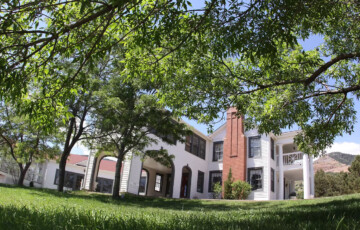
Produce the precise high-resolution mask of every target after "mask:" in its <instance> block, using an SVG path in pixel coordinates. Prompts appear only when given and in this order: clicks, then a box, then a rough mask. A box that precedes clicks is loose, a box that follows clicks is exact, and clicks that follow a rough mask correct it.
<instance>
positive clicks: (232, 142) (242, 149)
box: [222, 108, 247, 184]
mask: <svg viewBox="0 0 360 230" xmlns="http://www.w3.org/2000/svg"><path fill="white" fill-rule="evenodd" d="M236 112H237V110H236V109H235V108H230V109H228V111H227V116H226V136H225V140H224V152H223V171H222V179H223V182H224V181H225V180H226V179H227V176H228V174H229V169H230V167H231V172H232V176H233V178H234V180H242V181H245V180H246V152H247V151H246V137H245V135H244V125H243V119H244V118H243V116H241V117H240V118H238V117H237V116H236ZM223 184H224V183H223Z"/></svg>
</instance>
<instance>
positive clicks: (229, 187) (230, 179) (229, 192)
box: [224, 168, 234, 199]
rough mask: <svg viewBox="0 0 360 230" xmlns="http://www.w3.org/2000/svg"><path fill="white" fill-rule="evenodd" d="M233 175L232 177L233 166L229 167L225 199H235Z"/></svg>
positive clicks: (225, 184)
mask: <svg viewBox="0 0 360 230" xmlns="http://www.w3.org/2000/svg"><path fill="white" fill-rule="evenodd" d="M233 181H234V179H233V177H232V172H231V168H230V169H229V174H228V177H227V180H226V181H224V199H234V197H233V186H232V184H233Z"/></svg>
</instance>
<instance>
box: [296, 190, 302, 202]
mask: <svg viewBox="0 0 360 230" xmlns="http://www.w3.org/2000/svg"><path fill="white" fill-rule="evenodd" d="M296 199H299V200H302V199H304V190H299V191H298V192H296Z"/></svg>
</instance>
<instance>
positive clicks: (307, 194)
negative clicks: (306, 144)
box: [303, 153, 310, 199]
mask: <svg viewBox="0 0 360 230" xmlns="http://www.w3.org/2000/svg"><path fill="white" fill-rule="evenodd" d="M303 182H304V199H310V172H309V156H308V155H307V154H305V153H304V156H303Z"/></svg>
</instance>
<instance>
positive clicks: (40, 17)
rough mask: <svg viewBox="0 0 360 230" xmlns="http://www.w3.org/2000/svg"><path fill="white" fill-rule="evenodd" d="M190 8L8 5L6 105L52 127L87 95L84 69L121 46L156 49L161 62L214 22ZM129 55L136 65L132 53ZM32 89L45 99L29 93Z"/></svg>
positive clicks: (0, 32)
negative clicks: (70, 66)
mask: <svg viewBox="0 0 360 230" xmlns="http://www.w3.org/2000/svg"><path fill="white" fill-rule="evenodd" d="M189 5H190V3H189V2H188V1H186V0H176V1H163V0H160V1H158V0H156V1H154V0H140V1H130V0H125V1H120V2H119V1H105V0H100V1H93V0H75V1H62V2H58V1H57V0H49V1H43V0H31V1H20V0H15V1H7V0H6V1H2V3H1V6H0V12H1V15H2V16H1V18H0V24H1V27H0V44H1V45H0V52H1V58H0V70H1V72H0V74H1V77H0V98H4V99H5V100H11V101H16V100H17V99H21V100H25V101H26V103H24V104H22V107H21V109H22V111H23V112H24V113H27V114H29V115H31V116H32V118H33V119H36V120H42V122H43V123H45V124H46V125H47V126H51V124H52V119H53V117H54V116H55V117H58V116H61V115H64V114H66V113H67V107H66V105H65V102H66V100H68V99H69V98H70V97H72V96H74V95H76V92H77V91H78V90H81V89H83V87H84V86H83V84H84V83H86V81H87V79H88V77H89V76H87V75H86V74H85V73H84V72H83V71H82V70H83V69H85V68H89V69H93V68H94V67H95V66H96V65H97V63H98V62H99V61H100V60H102V59H103V58H104V57H106V56H108V55H110V53H111V51H112V49H113V48H114V47H115V46H122V47H127V48H129V49H132V50H133V52H141V50H142V49H153V52H154V55H156V56H157V58H158V59H159V61H160V60H161V59H163V58H166V57H167V56H168V55H169V54H170V53H172V52H173V51H174V50H176V49H177V46H180V43H184V42H185V41H186V40H188V39H189V38H190V37H191V36H190V35H191V33H193V32H194V30H196V29H199V28H200V26H201V24H202V21H203V20H204V18H206V17H207V16H208V13H205V14H204V15H199V14H190V12H191V11H188V10H187V7H188V6H189ZM205 11H206V10H205ZM189 31H191V32H190V33H189ZM160 47H161V48H160ZM159 54H160V55H159ZM123 56H124V57H125V56H126V57H127V58H128V59H131V60H134V58H136V56H134V57H132V56H131V54H130V53H129V52H128V51H124V52H123ZM57 60H63V61H68V62H71V63H76V64H77V69H76V71H74V72H73V73H71V74H67V73H66V72H65V71H64V69H66V66H63V65H59V63H58V61H57ZM147 64H148V65H151V66H153V67H155V66H156V65H157V63H147ZM126 68H129V69H131V71H137V70H138V69H135V66H130V65H128V66H126ZM126 68H124V70H126ZM33 84H36V85H37V87H38V88H37V90H38V91H39V95H38V97H33V95H32V94H30V93H29V92H30V91H29V88H28V86H29V85H33ZM44 106H47V107H48V109H47V110H45V111H43V110H42V108H43V107H44Z"/></svg>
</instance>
